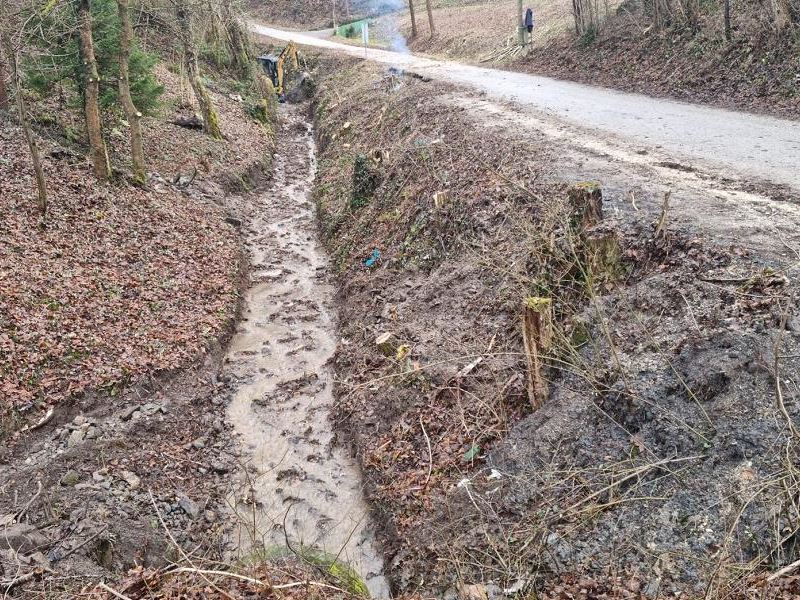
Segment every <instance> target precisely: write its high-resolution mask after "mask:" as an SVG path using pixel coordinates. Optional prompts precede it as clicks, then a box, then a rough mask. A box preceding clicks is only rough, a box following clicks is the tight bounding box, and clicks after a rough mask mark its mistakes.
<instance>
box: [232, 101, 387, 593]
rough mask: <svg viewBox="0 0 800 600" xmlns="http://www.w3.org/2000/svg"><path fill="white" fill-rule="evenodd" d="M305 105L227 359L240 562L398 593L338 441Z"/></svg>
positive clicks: (292, 119)
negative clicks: (312, 565) (315, 564)
mask: <svg viewBox="0 0 800 600" xmlns="http://www.w3.org/2000/svg"><path fill="white" fill-rule="evenodd" d="M306 110H307V108H306V107H303V106H292V105H284V106H282V107H281V111H280V120H281V126H280V128H279V133H278V143H277V148H278V155H277V156H276V158H275V162H274V179H273V181H272V183H271V184H270V187H269V189H268V190H267V191H266V193H264V194H263V195H261V196H260V197H259V198H257V199H256V200H254V202H256V206H255V207H254V208H253V211H252V212H253V217H252V218H251V220H250V222H249V223H248V234H247V235H248V240H247V244H248V247H249V250H250V259H251V287H250V289H249V290H248V291H247V293H246V297H245V310H244V313H243V318H242V323H241V325H240V328H239V330H238V332H237V334H236V336H235V337H234V339H233V341H232V343H231V346H230V350H229V351H228V357H227V360H228V365H227V370H228V372H229V374H230V376H231V379H232V380H233V382H234V383H233V385H234V391H233V398H232V400H231V403H230V406H229V409H228V418H229V420H230V422H231V423H232V424H233V426H234V428H235V430H236V432H237V433H238V435H239V437H240V441H241V449H242V455H243V457H244V460H245V462H246V464H247V469H246V470H247V473H248V475H247V477H246V478H245V481H244V482H243V486H242V490H240V491H239V492H238V493H237V495H236V498H235V499H232V500H233V501H232V504H234V505H235V509H236V512H237V514H238V515H239V517H240V521H239V525H238V527H237V529H238V531H237V539H236V540H235V543H236V545H237V546H238V548H239V552H240V554H246V553H248V552H252V551H253V550H257V549H260V548H264V549H266V550H267V551H268V552H269V551H273V550H275V549H276V548H279V547H283V548H286V546H287V542H288V545H289V546H290V547H291V548H292V549H294V550H295V551H297V550H298V549H299V548H300V547H303V548H314V549H316V550H319V551H321V552H323V553H325V554H326V555H328V556H331V557H338V560H339V561H341V562H343V563H346V564H348V565H349V566H350V567H352V568H353V569H354V570H355V571H356V572H357V573H358V574H359V575H360V576H361V578H362V579H363V580H364V581H365V582H366V584H367V586H368V587H369V590H370V592H371V594H372V595H373V596H374V597H382V598H387V597H389V590H388V586H387V583H386V580H385V578H384V577H383V575H382V571H383V561H382V558H381V554H380V552H379V551H378V548H377V545H376V543H375V539H374V528H373V526H372V523H371V521H370V517H369V514H368V510H367V506H366V504H365V502H364V499H363V497H362V487H361V475H360V472H359V469H358V467H357V465H356V464H355V462H354V460H353V459H352V458H351V456H350V455H349V453H348V452H347V451H346V450H345V449H343V448H341V447H338V446H335V445H334V439H333V433H332V431H331V423H330V421H329V411H330V407H331V404H332V402H333V396H332V391H331V385H332V382H333V380H332V373H331V371H330V369H329V367H328V361H329V359H330V358H331V356H332V355H333V353H334V350H335V348H336V333H335V318H334V314H335V311H334V306H333V294H334V291H333V288H332V286H331V285H330V283H329V281H328V260H327V258H326V256H325V253H324V251H323V250H322V249H321V248H320V247H319V245H318V243H317V239H316V226H315V214H314V206H313V203H312V201H311V189H312V184H313V180H314V172H315V145H314V140H313V136H312V128H311V124H310V122H309V120H308V117H307V115H306Z"/></svg>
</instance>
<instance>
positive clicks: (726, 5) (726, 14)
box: [722, 0, 733, 42]
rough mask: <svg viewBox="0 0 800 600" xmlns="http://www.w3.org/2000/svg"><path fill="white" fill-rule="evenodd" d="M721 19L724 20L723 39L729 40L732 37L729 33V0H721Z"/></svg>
mask: <svg viewBox="0 0 800 600" xmlns="http://www.w3.org/2000/svg"><path fill="white" fill-rule="evenodd" d="M722 5H723V6H722V7H723V11H722V12H723V15H722V16H723V20H724V21H725V39H726V40H728V41H729V42H730V41H731V38H732V37H733V36H732V34H731V0H723V3H722Z"/></svg>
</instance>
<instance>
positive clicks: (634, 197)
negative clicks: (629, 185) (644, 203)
mask: <svg viewBox="0 0 800 600" xmlns="http://www.w3.org/2000/svg"><path fill="white" fill-rule="evenodd" d="M628 195H629V196H630V197H631V206H633V209H634V210H635V211H637V212H638V211H639V207H638V206H636V194H634V193H633V190H630V191H629V192H628Z"/></svg>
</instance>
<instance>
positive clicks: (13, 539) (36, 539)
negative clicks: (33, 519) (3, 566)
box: [0, 523, 49, 553]
mask: <svg viewBox="0 0 800 600" xmlns="http://www.w3.org/2000/svg"><path fill="white" fill-rule="evenodd" d="M48 541H49V540H48V539H47V538H46V537H45V536H43V535H42V534H41V533H39V530H38V529H36V527H34V526H33V525H28V524H26V523H17V524H15V525H9V526H8V527H4V528H3V529H2V531H0V550H6V549H9V550H14V551H15V552H19V553H27V552H33V551H35V550H36V549H37V548H39V547H41V546H44V545H46V544H47V543H48Z"/></svg>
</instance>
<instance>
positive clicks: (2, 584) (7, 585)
mask: <svg viewBox="0 0 800 600" xmlns="http://www.w3.org/2000/svg"><path fill="white" fill-rule="evenodd" d="M48 570H49V569H48ZM43 574H44V570H43V569H36V570H35V571H31V572H30V573H25V575H20V576H19V577H15V578H14V579H4V580H2V581H0V590H3V593H4V594H6V593H8V592H10V591H11V590H12V589H14V588H15V587H17V586H19V585H22V584H23V583H27V582H29V581H31V580H32V579H35V578H36V577H39V576H41V575H43Z"/></svg>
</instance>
